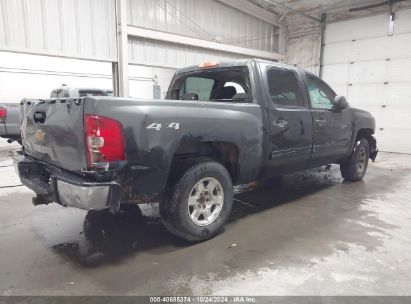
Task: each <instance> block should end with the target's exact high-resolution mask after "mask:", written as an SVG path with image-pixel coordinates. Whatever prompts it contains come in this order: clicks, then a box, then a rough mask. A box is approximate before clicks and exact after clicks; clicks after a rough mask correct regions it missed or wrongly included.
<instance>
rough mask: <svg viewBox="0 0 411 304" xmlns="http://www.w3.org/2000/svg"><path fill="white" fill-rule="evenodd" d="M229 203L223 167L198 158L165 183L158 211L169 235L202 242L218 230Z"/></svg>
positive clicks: (230, 191) (228, 183)
mask: <svg viewBox="0 0 411 304" xmlns="http://www.w3.org/2000/svg"><path fill="white" fill-rule="evenodd" d="M232 205H233V185H232V182H231V177H230V174H229V173H228V172H227V170H226V168H225V167H224V166H222V165H221V164H219V163H217V162H214V161H202V162H200V163H197V164H195V165H193V166H191V167H190V168H189V169H188V170H187V171H186V172H184V174H183V175H182V176H181V177H180V178H178V179H177V180H176V181H174V182H173V183H171V185H169V188H168V191H167V195H166V197H165V198H164V199H163V200H162V201H161V202H160V213H161V218H162V220H163V223H164V226H165V227H166V228H167V230H168V231H170V232H171V233H172V234H174V235H176V236H178V237H180V238H183V239H185V240H187V241H203V240H206V239H209V238H211V237H213V236H214V235H216V234H217V233H218V232H219V231H220V229H221V228H222V227H223V225H224V224H225V222H226V221H227V219H228V217H229V216H230V213H231V208H232Z"/></svg>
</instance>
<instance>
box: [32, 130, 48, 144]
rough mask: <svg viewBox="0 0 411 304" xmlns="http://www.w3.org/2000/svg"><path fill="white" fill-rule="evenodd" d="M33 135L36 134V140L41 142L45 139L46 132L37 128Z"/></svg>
mask: <svg viewBox="0 0 411 304" xmlns="http://www.w3.org/2000/svg"><path fill="white" fill-rule="evenodd" d="M34 136H36V138H37V140H38V141H41V142H44V141H45V139H46V133H45V132H43V131H41V130H37V131H36V133H35V134H34Z"/></svg>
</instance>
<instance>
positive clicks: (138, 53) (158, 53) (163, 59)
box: [128, 38, 243, 69]
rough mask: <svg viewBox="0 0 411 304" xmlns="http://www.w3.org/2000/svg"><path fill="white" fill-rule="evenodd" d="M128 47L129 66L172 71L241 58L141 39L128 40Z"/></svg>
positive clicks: (237, 55)
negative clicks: (172, 69)
mask: <svg viewBox="0 0 411 304" xmlns="http://www.w3.org/2000/svg"><path fill="white" fill-rule="evenodd" d="M128 46H129V62H130V63H131V64H140V65H149V66H159V67H169V68H174V69H177V68H181V67H184V66H188V65H194V64H198V63H200V62H205V61H224V60H225V61H231V60H235V59H239V58H242V57H243V56H241V55H239V54H229V53H224V52H218V51H212V50H206V49H202V48H196V47H191V46H185V45H181V44H172V43H167V42H162V41H155V40H150V39H143V38H132V39H129V45H128Z"/></svg>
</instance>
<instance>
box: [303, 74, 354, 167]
mask: <svg viewBox="0 0 411 304" xmlns="http://www.w3.org/2000/svg"><path fill="white" fill-rule="evenodd" d="M305 78H306V83H307V89H308V95H309V97H310V103H311V111H312V115H313V130H314V137H313V155H312V159H311V161H310V167H316V166H321V165H325V164H327V163H334V162H337V161H339V160H340V159H341V157H343V156H345V155H346V154H347V152H348V149H349V146H350V142H351V140H350V139H351V137H352V134H353V126H352V125H351V118H350V112H349V110H347V109H344V110H335V109H334V108H333V101H334V98H335V96H336V94H335V93H334V91H333V90H332V89H331V88H330V87H329V86H328V85H327V84H326V83H325V82H324V81H322V80H321V79H320V78H318V77H317V76H315V75H313V74H310V73H306V74H305Z"/></svg>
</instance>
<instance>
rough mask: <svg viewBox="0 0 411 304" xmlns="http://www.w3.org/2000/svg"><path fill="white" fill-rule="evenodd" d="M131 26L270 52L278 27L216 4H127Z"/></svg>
mask: <svg viewBox="0 0 411 304" xmlns="http://www.w3.org/2000/svg"><path fill="white" fill-rule="evenodd" d="M128 22H129V24H131V25H134V26H139V27H143V28H150V29H155V30H160V31H165V32H170V33H174V34H180V35H185V36H190V37H195V38H200V39H204V40H210V41H213V40H216V41H218V42H222V43H225V44H231V45H235V46H241V47H245V48H250V49H256V50H263V51H269V52H277V51H278V34H277V33H278V27H277V26H274V25H272V24H269V23H267V22H265V21H263V20H260V19H258V18H256V17H254V16H251V15H247V14H245V13H243V12H241V11H239V10H236V9H233V8H232V7H228V6H226V5H224V4H222V3H220V2H218V1H216V0H201V1H197V0H128Z"/></svg>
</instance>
